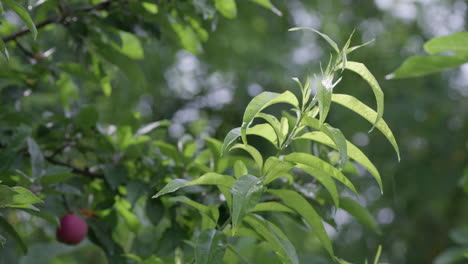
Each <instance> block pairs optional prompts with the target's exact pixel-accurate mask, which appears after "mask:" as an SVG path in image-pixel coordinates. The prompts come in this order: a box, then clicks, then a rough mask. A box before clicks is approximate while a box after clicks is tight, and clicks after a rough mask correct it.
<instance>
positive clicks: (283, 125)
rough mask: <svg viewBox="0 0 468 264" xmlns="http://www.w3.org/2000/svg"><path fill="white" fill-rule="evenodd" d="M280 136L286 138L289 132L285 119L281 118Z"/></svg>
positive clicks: (287, 122)
mask: <svg viewBox="0 0 468 264" xmlns="http://www.w3.org/2000/svg"><path fill="white" fill-rule="evenodd" d="M280 124H281V136H282V137H286V135H288V132H289V121H288V119H287V118H286V117H284V116H283V117H282V118H281V123H280Z"/></svg>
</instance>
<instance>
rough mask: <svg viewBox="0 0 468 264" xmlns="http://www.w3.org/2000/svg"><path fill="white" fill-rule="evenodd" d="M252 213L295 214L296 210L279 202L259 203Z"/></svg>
mask: <svg viewBox="0 0 468 264" xmlns="http://www.w3.org/2000/svg"><path fill="white" fill-rule="evenodd" d="M251 212H285V213H295V212H294V210H292V209H291V208H289V207H287V206H285V205H284V204H281V203H278V202H264V203H258V204H257V205H256V206H255V207H254V208H253V209H252V210H251Z"/></svg>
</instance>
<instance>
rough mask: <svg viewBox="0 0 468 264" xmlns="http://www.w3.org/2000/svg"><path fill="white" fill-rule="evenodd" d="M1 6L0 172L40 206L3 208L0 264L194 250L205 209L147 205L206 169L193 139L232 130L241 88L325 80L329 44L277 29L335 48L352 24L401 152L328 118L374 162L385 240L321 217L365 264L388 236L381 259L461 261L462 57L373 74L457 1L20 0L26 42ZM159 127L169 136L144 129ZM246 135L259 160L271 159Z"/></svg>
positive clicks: (449, 17)
mask: <svg viewBox="0 0 468 264" xmlns="http://www.w3.org/2000/svg"><path fill="white" fill-rule="evenodd" d="M1 2H2V3H3V4H4V5H3V8H2V9H1V10H2V20H1V27H0V35H1V36H2V37H3V42H4V45H3V43H1V44H0V50H1V51H2V53H4V54H6V52H5V50H8V52H9V60H7V59H6V57H5V56H3V57H2V58H0V64H1V66H2V71H0V101H1V105H0V124H1V125H0V147H1V149H0V158H1V162H0V180H1V181H2V182H1V184H2V186H8V187H9V188H4V189H8V191H6V192H11V188H13V186H22V187H24V188H27V189H29V191H30V192H31V193H33V194H35V195H36V196H37V197H38V198H39V199H40V200H42V201H43V203H36V204H34V205H32V207H31V208H14V209H13V208H1V209H0V214H1V216H0V217H1V218H2V219H6V220H7V224H8V227H6V228H5V226H7V225H1V226H0V230H1V231H0V235H1V236H0V244H3V243H5V245H4V247H0V263H8V264H9V263H56V264H58V263H83V262H86V263H104V262H105V261H106V257H107V258H108V259H110V260H111V261H109V263H118V262H120V261H127V262H129V263H158V262H160V260H158V259H157V257H159V256H161V257H166V258H167V259H165V261H166V262H164V263H170V262H172V261H174V262H175V263H181V262H182V261H183V259H184V256H183V253H182V252H185V251H186V250H190V248H191V246H190V245H188V244H187V243H185V242H184V241H186V240H190V239H191V238H192V237H190V236H191V234H192V233H191V232H188V230H189V231H192V230H193V228H194V226H195V225H196V223H198V222H199V221H200V220H201V216H200V215H199V214H197V213H196V212H195V211H193V210H191V209H190V208H189V207H187V206H173V205H171V204H170V201H159V200H155V199H149V198H150V197H151V195H153V194H154V192H155V190H159V189H160V188H161V187H162V186H163V183H164V182H166V181H169V180H170V179H172V178H176V177H180V176H182V175H183V174H184V173H185V171H184V169H185V168H186V165H187V164H190V163H194V164H196V163H203V162H205V161H207V160H209V154H207V153H208V152H205V153H199V155H198V156H197V159H199V160H197V161H194V160H193V159H192V158H193V157H194V156H193V154H194V153H195V152H197V151H198V150H201V149H202V147H203V146H204V145H205V142H204V140H203V139H205V138H206V137H208V136H211V137H214V138H218V139H221V138H224V136H225V135H226V134H227V132H228V131H229V130H230V129H232V128H233V127H236V126H238V125H239V124H241V122H242V115H241V113H242V112H243V110H244V109H245V107H246V105H247V103H248V102H249V101H250V100H251V98H252V96H254V95H257V94H258V93H260V92H262V91H263V90H269V91H275V92H283V91H285V90H292V89H293V88H292V87H294V86H295V85H296V84H295V83H294V82H293V81H291V79H290V77H291V76H297V77H299V78H300V79H304V78H305V77H306V73H309V72H311V71H315V72H318V71H319V67H318V66H319V61H320V59H322V61H326V60H327V58H328V56H329V54H330V53H331V52H332V49H328V48H322V47H326V46H325V45H323V43H324V42H323V40H320V39H319V38H318V36H314V35H312V34H305V33H297V32H296V33H292V32H288V31H287V30H288V29H289V28H291V27H295V26H308V27H312V28H315V29H319V30H320V31H322V32H324V33H326V34H328V35H330V36H334V38H335V39H336V40H338V41H337V42H338V43H339V44H341V45H343V44H344V43H345V42H346V40H347V37H348V36H349V34H350V33H351V32H352V31H353V30H354V29H356V32H355V35H354V38H355V39H357V40H360V41H357V42H367V41H369V40H371V39H375V41H374V42H372V43H371V44H370V45H369V47H367V48H365V49H362V50H358V51H356V52H355V54H353V60H356V61H361V62H364V63H365V64H366V65H367V67H368V68H369V69H371V71H372V72H373V73H374V75H375V76H376V79H377V80H378V81H379V82H380V85H381V86H382V89H383V90H384V92H385V103H386V106H385V109H386V110H385V115H384V117H385V120H386V121H387V123H389V125H390V127H392V130H393V132H394V134H395V137H396V138H397V139H398V140H399V145H400V151H401V162H400V163H398V161H397V159H396V158H395V155H394V153H393V150H392V148H391V146H389V145H388V144H387V143H386V142H384V141H385V140H386V139H385V138H384V137H382V136H381V135H380V134H378V133H370V134H368V133H367V130H368V124H367V123H366V122H367V121H365V120H360V119H357V118H355V117H354V114H353V113H351V112H348V111H345V110H344V108H340V107H336V108H335V109H334V110H333V111H330V113H329V115H328V118H329V122H330V123H339V124H341V125H340V128H341V129H342V131H343V134H344V135H346V136H347V137H348V138H350V139H352V141H353V143H355V144H356V145H358V146H359V147H360V148H362V149H363V151H364V152H365V153H366V154H367V155H368V156H369V157H372V160H373V162H374V163H375V164H377V166H378V167H379V169H380V173H381V175H383V177H382V180H383V186H384V193H383V195H380V191H379V189H378V186H376V185H375V183H374V182H373V181H372V180H371V175H370V174H369V173H366V172H365V171H364V170H362V169H361V168H358V172H359V173H360V175H361V176H362V177H356V178H355V179H354V181H353V183H355V185H356V189H358V190H359V191H360V193H362V195H361V196H360V197H359V199H358V202H359V203H360V204H362V205H365V206H366V207H367V208H369V209H370V211H371V214H372V215H373V216H374V217H375V218H376V219H377V222H378V223H379V225H380V229H381V234H380V235H379V234H376V233H374V232H373V231H372V230H371V229H367V228H365V227H364V226H362V225H361V224H360V223H359V222H357V221H356V220H354V218H350V217H349V215H348V214H347V213H346V212H344V211H341V210H338V211H337V212H332V211H329V212H328V211H326V212H323V215H324V216H329V218H330V221H332V220H331V219H332V217H333V216H334V219H335V220H334V221H335V222H336V229H335V230H333V228H331V227H330V228H329V230H328V231H329V234H331V235H332V237H333V239H334V246H335V251H336V255H338V256H340V257H342V258H343V259H346V260H348V261H350V262H353V263H362V262H363V260H364V259H373V256H374V255H375V252H376V249H377V246H378V245H379V244H382V245H383V252H382V257H381V260H382V261H384V262H388V263H431V262H434V261H436V263H463V261H465V260H464V259H463V254H464V253H463V251H461V250H463V248H464V247H466V241H465V240H464V239H463V238H464V235H463V234H465V233H466V232H464V230H465V229H466V226H467V222H468V221H467V220H468V207H467V206H466V203H467V201H468V197H467V195H466V193H464V190H465V191H466V189H467V187H466V186H467V182H468V180H467V179H468V174H467V170H466V169H465V168H466V165H467V164H468V154H467V153H468V149H467V145H466V141H467V136H466V135H468V124H467V122H466V120H467V113H468V99H467V98H468V87H467V85H466V84H467V83H468V80H467V77H466V76H468V74H467V72H468V70H467V68H466V64H464V65H462V66H461V67H460V68H456V69H452V70H448V71H445V72H442V73H436V74H432V75H428V76H427V77H424V78H415V79H405V80H389V81H384V77H385V76H386V75H387V74H388V73H390V72H392V71H393V70H394V69H395V68H397V66H398V65H401V63H402V62H403V61H404V60H405V59H407V58H408V57H410V56H413V55H418V54H423V50H422V47H423V43H424V42H425V41H426V40H429V39H431V38H433V37H440V36H444V35H450V34H452V33H455V32H458V31H464V30H465V31H466V28H467V17H468V15H467V12H468V8H467V4H466V1H463V0H447V1H424V2H421V1H411V0H407V1H383V0H376V1H359V0H331V1H299V0H293V1H283V2H280V1H273V4H274V5H272V4H271V2H270V1H269V0H263V1H259V0H256V1H255V0H252V1H210V0H193V1H170V0H168V1H164V0H160V1H149V0H148V1H132V0H128V1H123V0H122V1H120V0H115V1H99V0H89V1H72V0H65V1H59V0H47V1H40V0H39V1H36V0H28V1H17V3H19V5H20V6H22V7H25V9H26V10H27V11H28V13H29V14H30V15H31V17H32V20H33V21H34V23H35V24H36V27H37V29H38V35H37V38H36V39H34V36H33V34H30V33H29V31H28V30H26V28H25V29H23V27H24V26H25V25H26V26H29V28H31V25H30V23H28V22H27V18H25V16H24V15H23V16H19V17H18V16H17V15H15V14H14V12H12V11H14V8H12V7H11V6H12V5H14V4H11V2H13V1H3V0H2V1H1ZM8 3H9V4H8ZM15 3H16V1H15ZM233 3H235V4H234V5H233ZM234 7H235V8H234ZM279 14H282V16H279ZM18 32H19V33H21V34H19V35H18ZM459 64H461V63H459ZM366 85H367V84H366V83H365V82H364V81H362V80H360V79H359V78H358V77H357V75H354V74H352V73H346V72H345V73H344V78H343V81H342V82H341V83H340V84H339V85H338V86H336V87H335V90H337V91H339V93H350V94H353V95H356V97H357V98H359V99H360V100H361V101H363V102H365V103H368V104H369V105H371V106H374V104H373V100H374V98H373V96H372V95H370V94H369V93H368V90H367V89H368V88H367V86H366ZM271 110H272V111H273V112H276V113H280V111H281V109H271ZM165 119H167V120H170V121H171V122H170V126H169V127H168V128H167V126H168V123H167V122H160V123H154V122H155V121H158V120H165ZM33 142H34V143H33ZM258 142H259V143H258V146H256V147H258V148H262V150H263V151H264V152H265V153H268V152H269V151H270V152H273V151H274V150H273V149H272V148H271V147H269V146H268V145H267V144H266V143H264V142H261V141H260V140H258ZM369 142H372V144H369ZM36 146H37V147H36ZM192 169H193V171H192V172H196V171H197V170H198V171H202V170H203V168H201V167H193V168H192ZM463 187H464V189H463ZM2 188H3V187H2ZM192 191H193V192H195V193H196V192H200V191H201V190H197V189H193V190H192ZM2 194H3V191H2ZM3 197H6V196H0V200H1V201H2V202H3ZM63 197H65V199H64V198H63ZM215 199H217V197H212V196H210V195H207V196H206V197H204V201H203V202H206V203H209V202H210V201H214V200H215ZM64 201H66V202H64ZM27 204H29V203H26V204H25V206H26V205H27ZM67 207H68V208H67ZM35 208H37V209H39V210H40V211H36V210H35ZM83 208H87V209H89V210H91V213H92V215H91V217H90V218H88V223H89V226H90V230H91V231H90V234H89V236H88V237H89V240H87V241H85V242H83V243H82V244H80V245H79V246H77V247H68V246H65V245H61V244H58V243H57V242H56V241H55V238H54V234H55V233H54V232H55V228H56V225H57V218H58V217H60V216H61V215H63V214H65V212H66V211H68V210H72V211H74V212H76V213H79V212H82V210H81V209H83ZM82 213H83V212H82ZM85 215H86V214H85ZM88 215H89V212H88ZM272 218H273V219H274V220H273V221H274V222H275V223H277V224H281V226H282V227H283V228H285V232H284V233H286V234H287V235H288V238H289V239H290V240H291V242H292V244H293V245H294V246H295V247H296V250H297V252H298V256H299V258H300V262H301V263H328V262H327V260H326V259H323V257H322V256H324V252H322V250H321V249H320V246H319V244H318V243H317V241H316V239H315V238H314V236H313V235H311V234H309V233H306V232H305V230H304V228H303V227H301V226H300V225H297V223H296V222H294V221H291V219H290V218H287V217H283V216H281V215H279V216H272ZM9 227H13V228H14V230H15V232H17V235H15V232H8V231H7V229H9ZM17 237H18V238H19V239H20V240H21V241H22V242H20V240H19V239H17ZM90 242H93V243H90ZM21 243H24V244H25V245H27V248H28V253H27V255H25V256H23V255H24V253H23V251H24V249H22V246H21ZM96 245H99V247H97V246H96ZM238 245H239V248H237V250H238V252H239V254H240V255H242V256H244V257H245V258H247V259H249V260H251V262H253V263H277V262H278V259H277V258H276V257H275V256H274V254H273V253H272V252H271V250H270V249H269V248H268V247H266V246H265V245H264V244H257V243H256V241H255V240H254V239H250V238H245V239H243V240H242V241H239V243H238ZM460 249H461V250H460ZM444 251H445V253H443V252H444ZM124 252H126V253H128V252H130V253H131V254H133V255H127V256H124V255H123V254H124ZM227 252H228V254H231V255H230V256H232V258H233V259H235V257H234V255H235V253H233V252H231V251H229V250H228V251H227ZM460 252H462V253H460ZM132 256H133V257H132ZM155 256H157V257H155ZM460 256H462V257H460ZM451 258H454V259H457V258H458V260H455V261H452V260H451ZM169 259H170V260H169ZM132 261H133V262H132ZM457 261H458V262H457Z"/></svg>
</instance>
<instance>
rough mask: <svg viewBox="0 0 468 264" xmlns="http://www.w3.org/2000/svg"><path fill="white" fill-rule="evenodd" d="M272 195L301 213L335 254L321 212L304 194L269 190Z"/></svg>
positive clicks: (327, 248)
mask: <svg viewBox="0 0 468 264" xmlns="http://www.w3.org/2000/svg"><path fill="white" fill-rule="evenodd" d="M268 192H269V193H271V194H272V195H274V196H276V197H278V198H280V199H281V200H282V201H283V203H284V204H285V205H286V206H288V207H290V208H291V209H293V210H294V211H296V212H297V213H298V214H300V215H301V216H302V217H303V218H304V220H305V221H306V222H307V223H308V224H309V226H310V228H311V229H312V231H313V232H314V234H315V235H316V236H317V238H318V239H319V240H320V242H321V243H322V245H323V247H324V248H325V249H326V250H327V252H328V253H329V254H330V255H331V256H333V247H332V244H331V241H330V238H329V237H328V234H327V231H326V230H325V227H324V226H323V223H322V220H321V219H320V216H319V214H318V213H317V212H316V211H315V209H314V208H313V207H312V205H311V204H310V203H309V202H308V201H307V200H306V199H305V198H304V197H302V195H300V194H299V193H297V192H295V191H291V190H284V189H283V190H271V189H270V190H268Z"/></svg>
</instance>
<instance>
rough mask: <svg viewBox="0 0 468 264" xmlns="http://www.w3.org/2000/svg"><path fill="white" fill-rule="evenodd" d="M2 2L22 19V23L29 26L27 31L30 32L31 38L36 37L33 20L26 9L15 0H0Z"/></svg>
mask: <svg viewBox="0 0 468 264" xmlns="http://www.w3.org/2000/svg"><path fill="white" fill-rule="evenodd" d="M2 2H3V3H4V4H6V5H7V6H8V7H10V8H11V9H12V10H13V12H15V13H16V14H17V15H18V16H19V17H20V18H21V20H23V22H24V24H26V26H27V27H28V28H29V31H30V32H31V33H32V35H33V38H34V39H36V37H37V29H36V26H35V25H34V21H33V20H32V19H31V17H30V16H29V13H28V11H27V10H26V9H25V8H24V7H22V6H21V5H20V4H18V2H17V1H15V0H2Z"/></svg>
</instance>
